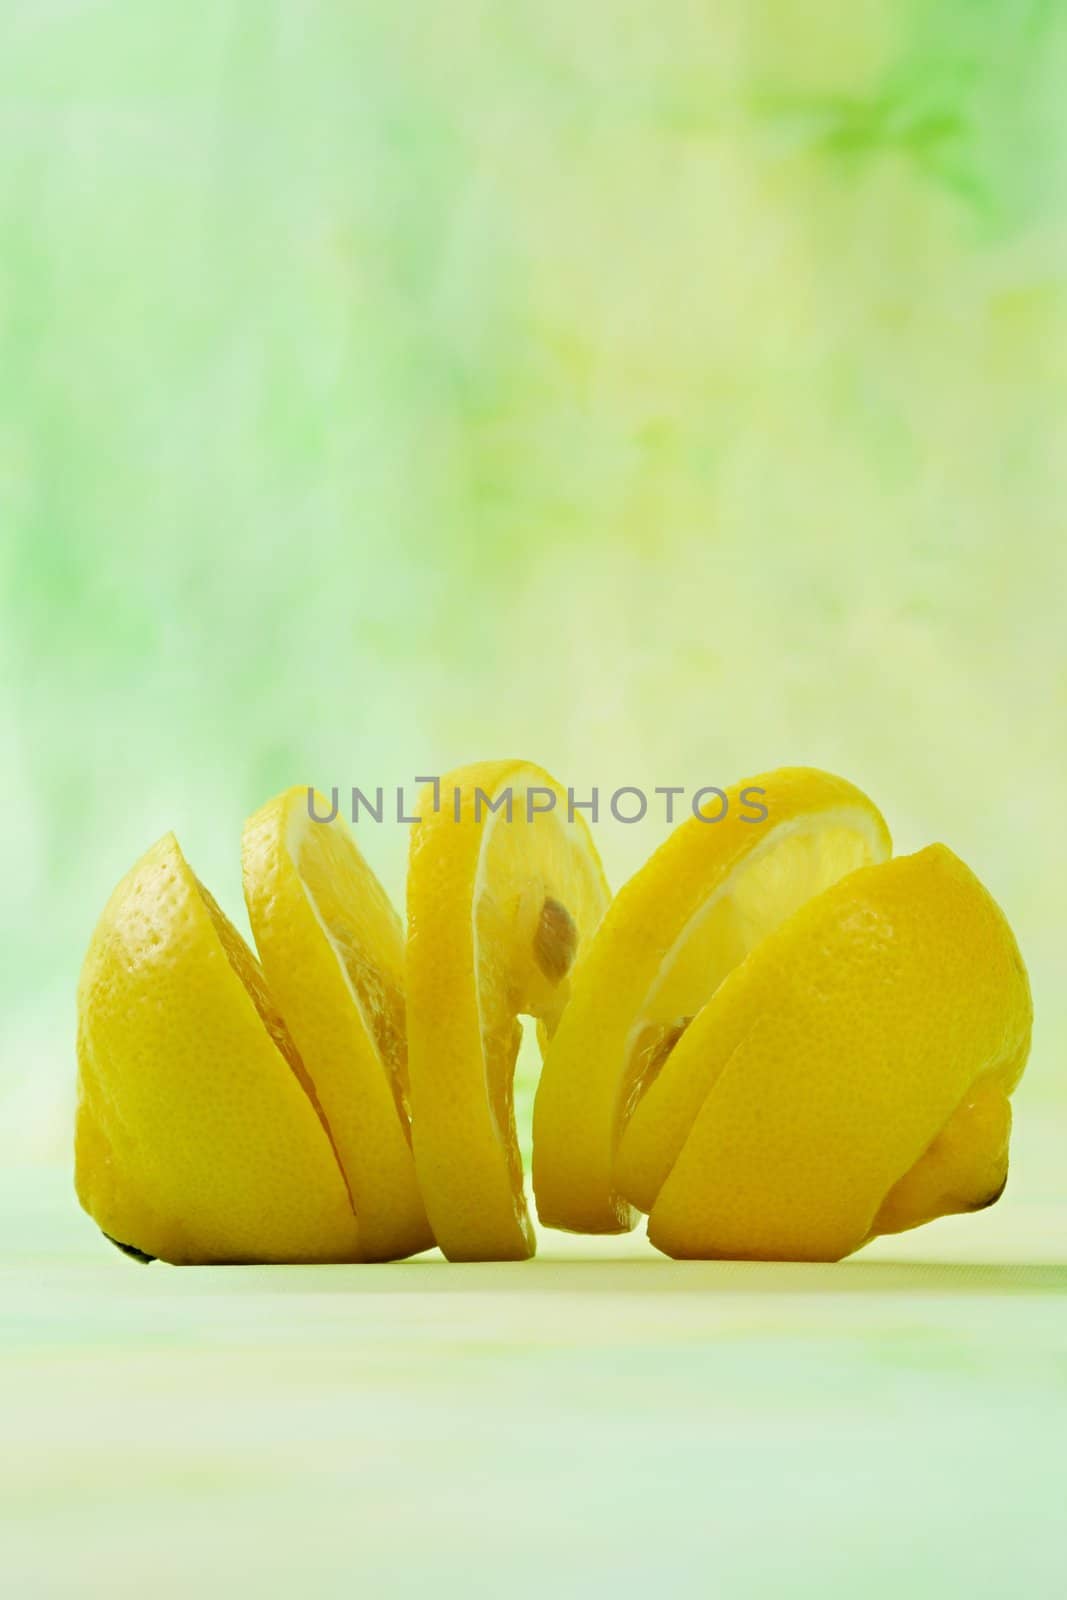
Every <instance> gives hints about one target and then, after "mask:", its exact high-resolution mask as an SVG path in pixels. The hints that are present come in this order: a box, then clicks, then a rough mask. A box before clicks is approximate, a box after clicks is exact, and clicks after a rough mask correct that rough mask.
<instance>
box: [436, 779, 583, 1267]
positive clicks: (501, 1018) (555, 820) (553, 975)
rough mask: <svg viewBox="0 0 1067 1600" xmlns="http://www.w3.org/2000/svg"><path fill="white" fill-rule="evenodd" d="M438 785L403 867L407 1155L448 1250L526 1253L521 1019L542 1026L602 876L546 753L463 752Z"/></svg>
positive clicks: (483, 1254)
mask: <svg viewBox="0 0 1067 1600" xmlns="http://www.w3.org/2000/svg"><path fill="white" fill-rule="evenodd" d="M508 795H510V798H511V809H510V816H509V814H508V812H507V811H506V810H505V809H504V808H503V807H504V803H505V801H506V798H507V796H508ZM436 798H437V797H436V796H435V792H434V790H433V789H432V788H427V789H426V790H425V791H424V792H423V794H422V796H421V797H420V800H419V806H418V813H417V814H418V816H419V819H420V820H419V821H418V823H417V824H415V825H414V826H413V828H412V837H411V857H410V866H409V873H408V941H407V996H408V1059H409V1070H410V1076H411V1100H412V1128H413V1138H414V1150H415V1162H416V1168H417V1171H418V1176H419V1183H420V1187H421V1189H422V1194H423V1198H424V1200H425V1203H426V1209H427V1212H428V1214H429V1218H430V1222H431V1224H432V1227H433V1231H434V1234H435V1236H436V1238H437V1241H438V1243H439V1244H440V1246H441V1248H442V1250H443V1251H444V1252H445V1254H446V1255H447V1256H449V1257H450V1259H452V1260H464V1261H478V1260H498V1261H505V1260H520V1259H523V1258H525V1257H527V1256H530V1255H532V1254H533V1252H534V1235H533V1229H532V1227H531V1224H530V1220H529V1216H528V1214H527V1209H526V1201H525V1198H524V1195H523V1172H522V1162H521V1157H520V1154H519V1147H518V1141H517V1138H516V1132H515V1118H514V1109H513V1100H512V1087H513V1077H514V1069H515V1058H516V1055H517V1053H518V1048H519V1042H520V1039H521V1031H522V1030H521V1024H520V1023H519V1020H518V1019H519V1017H520V1016H522V1015H525V1016H530V1017H534V1018H536V1019H537V1021H538V1025H539V1031H540V1034H541V1036H542V1039H543V1040H544V1039H547V1038H549V1037H550V1036H551V1034H552V1032H553V1031H554V1030H555V1028H556V1026H557V1024H558V1021H559V1018H560V1016H561V1014H564V1007H565V1006H566V1004H567V1001H568V997H569V995H570V991H571V983H572V981H574V975H575V974H576V973H578V972H580V969H581V962H582V959H583V956H584V952H585V949H586V947H587V946H588V943H589V940H590V938H591V937H592V934H593V932H594V931H595V929H596V927H597V925H598V923H599V922H600V919H601V917H602V916H603V913H604V909H605V907H606V905H607V901H608V890H607V885H606V883H605V881H604V874H603V870H602V868H601V865H600V861H599V858H598V856H597V853H596V849H595V847H594V845H593V842H592V838H591V836H590V834H589V830H588V827H587V826H586V823H585V821H584V819H582V818H581V817H577V818H576V819H575V820H574V821H573V822H572V821H570V820H569V819H568V813H567V796H566V793H565V791H564V790H563V789H561V788H560V786H559V784H557V783H556V781H555V779H554V778H551V777H550V776H549V775H548V773H546V772H544V771H542V769H541V768H539V767H536V766H532V765H530V764H528V763H526V762H522V761H494V762H485V763H481V764H477V765H473V766H469V767H463V768H460V769H458V770H457V771H455V772H452V773H450V774H448V776H447V777H446V778H444V779H443V780H442V782H441V786H440V803H439V804H438V805H436V806H435V799H436ZM549 798H550V799H551V802H552V809H551V810H550V811H549V810H544V809H540V808H542V807H545V806H546V805H547V804H548V800H549ZM492 803H496V804H498V805H499V806H500V807H501V809H499V810H496V811H493V810H490V804H492Z"/></svg>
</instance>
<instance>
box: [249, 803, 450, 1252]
mask: <svg viewBox="0 0 1067 1600" xmlns="http://www.w3.org/2000/svg"><path fill="white" fill-rule="evenodd" d="M327 812H328V808H327V806H326V804H325V801H324V800H323V799H322V797H321V796H318V797H317V799H316V802H315V814H316V816H324V815H326V814H327ZM241 855H242V865H243V871H244V888H245V900H246V902H247V905H248V916H249V920H250V922H251V924H252V932H253V933H254V935H255V940H256V945H257V948H258V950H259V955H260V960H261V961H262V963H263V969H264V972H265V973H266V977H267V982H268V984H269V986H270V989H271V992H272V994H273V995H274V998H275V1000H276V1001H277V1003H278V1007H279V1009H280V1011H281V1014H282V1016H283V1017H284V1018H285V1023H286V1026H287V1028H288V1029H289V1032H290V1034H291V1035H292V1037H293V1040H294V1041H295V1043H296V1047H297V1049H298V1050H299V1052H300V1056H301V1059H302V1061H303V1063H304V1066H305V1068H306V1070H307V1073H308V1076H309V1077H310V1079H311V1081H312V1082H313V1084H314V1086H315V1092H316V1094H317V1096H318V1101H319V1104H320V1105H321V1107H322V1110H323V1114H324V1116H325V1119H326V1122H327V1124H328V1126H329V1129H330V1133H331V1135H332V1137H333V1141H334V1145H335V1146H336V1149H337V1153H338V1156H339V1158H340V1162H341V1166H342V1169H343V1171H344V1174H345V1177H346V1179H347V1181H348V1186H349V1189H350V1190H351V1193H352V1199H353V1202H354V1205H355V1209H356V1216H357V1218H358V1221H359V1237H360V1255H361V1258H362V1259H363V1260H366V1261H388V1260H392V1259H394V1258H395V1257H399V1256H406V1255H411V1254H413V1253H414V1252H416V1251H419V1250H425V1249H427V1248H428V1247H429V1246H430V1245H432V1244H433V1238H432V1236H431V1234H430V1229H429V1224H428V1223H427V1221H426V1214H425V1211H424V1209H423V1205H422V1200H421V1199H420V1196H419V1190H418V1184H417V1182H416V1178H415V1163H414V1160H413V1158H412V1154H411V1136H410V1131H409V1119H408V1109H407V1052H406V1043H405V1036H404V934H403V928H402V925H401V922H400V918H399V917H398V916H397V914H396V912H395V911H394V909H393V907H392V906H391V905H390V903H389V900H388V897H387V896H386V893H385V891H384V889H383V888H382V886H381V884H380V883H379V882H378V880H377V878H376V877H375V876H374V874H373V872H372V871H371V869H370V867H368V865H367V863H366V861H364V859H363V857H362V855H361V854H360V852H359V849H358V848H357V846H356V843H355V840H354V839H353V837H352V833H351V831H350V829H349V828H348V825H347V824H346V822H345V820H344V818H343V817H342V816H340V815H338V816H336V817H335V818H334V819H333V820H332V821H330V822H316V821H315V820H313V818H312V817H311V815H310V812H309V807H308V791H307V790H306V789H302V788H295V789H289V790H287V791H286V792H285V793H284V794H281V795H278V796H277V797H276V798H275V799H274V800H271V801H269V802H268V803H267V804H266V805H265V806H263V807H262V808H261V809H260V810H259V811H257V812H256V813H255V815H254V816H252V817H250V818H249V820H248V821H247V822H246V824H245V828H244V837H243V841H242V851H241Z"/></svg>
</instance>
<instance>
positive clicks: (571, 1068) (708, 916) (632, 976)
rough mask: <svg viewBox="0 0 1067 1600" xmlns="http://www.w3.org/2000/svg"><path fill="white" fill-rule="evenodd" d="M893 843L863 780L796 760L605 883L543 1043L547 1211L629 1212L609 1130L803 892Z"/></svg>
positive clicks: (547, 1218) (566, 1223)
mask: <svg viewBox="0 0 1067 1600" xmlns="http://www.w3.org/2000/svg"><path fill="white" fill-rule="evenodd" d="M706 818H720V820H715V821H712V820H705V819H706ZM890 849H891V844H890V839H889V832H888V829H887V828H886V825H885V822H884V821H883V819H882V816H881V814H880V813H879V811H878V809H877V807H876V806H875V805H874V804H873V803H872V801H870V800H869V799H868V798H867V796H866V795H865V794H863V793H862V792H861V791H860V790H859V789H857V788H855V787H854V786H853V785H852V784H850V783H847V782H846V781H845V780H844V779H843V778H837V777H834V776H832V775H831V774H830V773H826V772H819V771H817V770H814V769H812V768H807V767H794V768H783V769H781V770H779V771H776V772H770V773H767V774H765V775H764V776H762V777H756V778H750V779H747V780H746V781H745V782H744V783H741V784H738V785H736V786H735V787H734V788H732V789H728V790H726V791H725V805H724V804H723V801H722V800H720V799H716V800H715V801H713V802H712V803H711V804H710V805H709V806H708V807H707V808H706V810H705V811H704V812H703V813H702V815H701V816H700V817H698V816H695V815H694V816H691V817H689V818H688V819H687V820H686V821H685V822H684V823H683V824H682V825H681V826H680V827H678V828H677V829H675V831H674V833H672V834H671V835H670V837H669V838H668V839H667V840H666V841H665V842H664V844H663V845H661V847H660V848H659V849H658V850H657V851H656V852H655V854H654V855H653V856H652V857H651V858H650V859H649V860H648V861H647V862H646V863H645V865H644V866H643V867H642V868H641V869H640V871H639V872H637V873H636V875H635V876H634V877H633V878H631V879H630V881H629V882H628V883H627V884H625V885H624V887H623V888H622V889H621V890H620V891H619V893H618V894H617V895H616V897H615V899H614V901H613V902H612V905H611V908H610V910H609V911H608V913H607V915H606V917H605V918H604V921H603V924H602V926H601V929H600V932H599V933H598V935H597V938H596V939H595V941H594V943H593V945H592V947H591V948H590V950H589V953H588V956H587V958H586V960H585V961H584V962H583V965H582V970H581V972H580V974H578V976H577V977H576V979H575V982H574V985H573V992H572V994H571V997H570V1003H569V1005H568V1007H567V1010H566V1013H565V1014H564V1017H563V1020H562V1022H561V1024H560V1026H559V1029H558V1030H557V1032H556V1034H555V1036H554V1038H553V1039H552V1042H551V1045H550V1046H549V1048H548V1051H547V1053H546V1057H545V1062H544V1066H543V1069H542V1073H541V1081H540V1084H539V1086H538V1090H537V1098H536V1101H535V1106H534V1156H533V1177H534V1189H535V1193H536V1196H537V1207H538V1212H539V1215H540V1217H541V1220H542V1221H543V1222H545V1223H547V1224H549V1225H550V1226H552V1227H558V1228H567V1229H573V1230H575V1231H579V1232H588V1233H618V1232H622V1231H625V1230H626V1229H628V1228H630V1227H632V1226H633V1224H634V1222H635V1220H636V1212H635V1211H634V1209H633V1207H632V1206H631V1205H630V1204H629V1203H628V1201H627V1199H626V1198H624V1197H623V1195H622V1194H621V1193H620V1191H619V1187H618V1184H617V1182H616V1178H615V1173H614V1167H615V1159H616V1151H617V1148H618V1143H619V1139H620V1136H621V1134H622V1131H623V1129H624V1128H625V1126H626V1124H627V1121H628V1119H629V1117H630V1115H631V1114H632V1112H633V1110H634V1107H635V1106H636V1105H637V1104H638V1102H639V1101H640V1099H641V1096H642V1095H643V1094H644V1093H645V1092H646V1091H647V1090H648V1087H649V1085H650V1084H651V1083H652V1082H653V1081H654V1080H655V1078H656V1075H657V1073H659V1072H660V1071H661V1069H662V1067H663V1064H664V1062H665V1061H666V1060H667V1059H668V1058H669V1056H670V1054H671V1052H672V1050H673V1049H674V1048H680V1046H679V1045H678V1043H677V1041H678V1040H679V1039H680V1038H681V1037H682V1035H683V1033H685V1031H686V1030H687V1029H688V1027H689V1024H690V1021H691V1019H692V1018H693V1017H694V1016H695V1015H696V1014H697V1013H698V1012H699V1011H700V1010H701V1008H702V1007H703V1006H704V1005H705V1004H706V1003H707V1001H708V1000H709V999H710V997H711V996H712V995H713V994H714V993H715V991H716V989H717V988H718V987H719V985H720V984H721V983H722V981H723V979H724V978H725V977H726V976H727V974H728V973H730V972H731V971H732V970H733V969H734V968H735V967H736V966H737V965H738V963H739V962H741V961H743V960H744V958H745V957H746V956H747V954H748V953H749V951H751V950H752V949H754V948H755V947H756V946H758V945H759V944H760V942H761V941H762V940H763V939H764V938H766V936H767V934H768V933H770V932H771V931H772V929H774V928H775V927H776V926H777V925H778V924H779V923H781V922H782V921H784V920H785V919H786V918H787V917H788V916H790V914H791V913H792V912H794V911H795V910H796V909H797V907H798V906H801V905H803V904H804V902H805V901H807V900H809V899H810V898H811V897H812V896H813V895H816V894H818V893H819V892H820V891H821V890H823V889H825V888H827V887H828V886H829V885H830V884H832V883H834V882H836V881H837V880H838V879H840V878H842V877H844V876H845V874H846V873H849V872H852V871H854V870H855V869H856V868H857V867H861V866H864V865H867V864H868V863H871V862H877V861H882V860H884V859H885V858H886V857H887V856H888V855H889V853H890Z"/></svg>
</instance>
